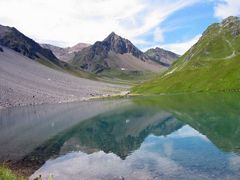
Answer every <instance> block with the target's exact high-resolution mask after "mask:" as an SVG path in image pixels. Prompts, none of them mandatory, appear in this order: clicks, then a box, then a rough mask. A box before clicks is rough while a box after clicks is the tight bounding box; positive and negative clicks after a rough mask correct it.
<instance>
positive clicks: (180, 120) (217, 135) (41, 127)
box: [0, 94, 240, 180]
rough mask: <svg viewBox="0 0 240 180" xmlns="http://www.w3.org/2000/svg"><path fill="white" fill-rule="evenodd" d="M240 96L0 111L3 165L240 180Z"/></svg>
mask: <svg viewBox="0 0 240 180" xmlns="http://www.w3.org/2000/svg"><path fill="white" fill-rule="evenodd" d="M239 110H240V96H239V95H237V94H207V95H175V96H156V97H141V98H130V99H118V100H108V101H107V100H105V101H92V102H82V103H70V104H59V105H40V106H31V107H21V108H12V109H6V110H2V111H0V144H1V148H0V162H1V163H5V164H7V165H8V166H10V167H11V168H12V169H15V170H18V171H19V172H21V173H22V174H25V175H28V176H30V179H34V178H36V177H38V176H39V175H41V176H42V178H43V179H47V178H48V177H52V178H53V179H57V180H61V179H64V180H65V179H66V180H68V179H76V180H79V179H89V180H93V179H107V180H109V179H199V180H202V179H239V177H240V111H239Z"/></svg>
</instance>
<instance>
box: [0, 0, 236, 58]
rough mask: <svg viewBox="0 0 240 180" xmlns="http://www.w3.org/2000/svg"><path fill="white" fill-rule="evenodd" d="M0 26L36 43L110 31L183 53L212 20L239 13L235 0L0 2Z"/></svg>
mask: <svg viewBox="0 0 240 180" xmlns="http://www.w3.org/2000/svg"><path fill="white" fill-rule="evenodd" d="M0 7H1V8H0V24H2V25H6V26H13V27H16V28H17V29H18V30H19V31H21V32H22V33H24V34H25V35H27V36H29V37H31V38H32V39H34V40H36V41H37V42H39V43H49V44H53V45H57V46H61V47H67V46H73V45H75V44H77V43H79V42H83V43H90V44H93V43H94V42H96V41H101V40H103V39H104V38H105V37H107V36H108V34H110V33H111V32H115V33H116V34H118V35H120V36H122V37H124V38H127V39H129V40H130V41H132V42H133V43H134V44H135V45H136V46H137V47H138V48H139V49H141V50H143V51H145V50H147V49H149V48H154V47H161V48H164V49H167V50H170V51H173V52H175V53H178V54H180V55H182V54H184V52H186V51H187V50H188V49H189V48H190V47H191V46H192V45H193V44H195V43H196V42H197V41H198V39H199V38H200V37H201V34H202V33H203V31H204V30H205V29H206V28H207V27H208V26H209V25H210V24H212V23H215V22H220V21H221V20H222V19H224V18H226V17H228V16H231V15H234V16H240V0H121V1H120V0H21V1H20V0H0Z"/></svg>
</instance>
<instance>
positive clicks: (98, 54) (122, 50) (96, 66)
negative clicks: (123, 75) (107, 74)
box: [72, 32, 160, 73]
mask: <svg viewBox="0 0 240 180" xmlns="http://www.w3.org/2000/svg"><path fill="white" fill-rule="evenodd" d="M124 54H128V55H130V56H128V57H124V58H123V57H122V56H121V55H124ZM116 59H118V61H122V62H121V63H122V64H123V65H124V63H126V61H128V62H130V61H132V59H135V60H134V61H135V62H136V59H137V60H138V62H139V61H142V62H146V63H148V62H149V61H152V60H150V59H149V58H148V57H147V56H146V55H145V54H144V53H143V52H142V51H140V50H139V49H138V48H137V47H135V46H134V45H133V44H132V43H131V42H130V41H129V40H127V39H125V38H122V37H120V36H118V35H117V34H115V33H114V32H112V33H111V34H110V35H109V36H108V37H107V38H105V39H104V40H103V41H97V42H96V43H94V44H93V45H92V46H89V47H87V48H84V49H83V50H82V51H81V52H79V53H77V54H76V55H75V57H74V58H73V60H72V63H73V64H74V65H77V66H80V67H81V68H82V69H84V70H86V71H90V72H94V73H99V72H102V71H103V70H106V69H111V68H113V66H114V65H115V64H119V62H114V61H116ZM119 59H121V60H119ZM123 59H124V60H125V62H123V61H124V60H123ZM114 63H115V64H114ZM131 63H132V62H131ZM140 63H141V62H140ZM122 64H121V65H122ZM159 67H160V64H159ZM118 68H119V69H121V68H120V67H118Z"/></svg>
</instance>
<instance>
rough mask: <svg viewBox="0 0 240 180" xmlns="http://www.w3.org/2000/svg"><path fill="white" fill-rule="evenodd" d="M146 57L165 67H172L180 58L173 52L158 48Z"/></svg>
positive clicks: (151, 50) (148, 51) (149, 52)
mask: <svg viewBox="0 0 240 180" xmlns="http://www.w3.org/2000/svg"><path fill="white" fill-rule="evenodd" d="M145 55H147V56H148V58H150V59H151V60H153V61H156V62H158V63H160V64H162V65H163V66H167V67H168V66H170V65H171V64H172V63H173V62H174V61H176V60H177V59H178V58H179V57H180V56H179V55H178V54H175V53H173V52H171V51H167V50H164V49H162V48H159V47H156V48H154V49H153V48H152V49H149V50H147V51H146V52H145Z"/></svg>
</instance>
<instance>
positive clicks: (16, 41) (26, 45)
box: [0, 25, 60, 63]
mask: <svg viewBox="0 0 240 180" xmlns="http://www.w3.org/2000/svg"><path fill="white" fill-rule="evenodd" d="M0 45H2V46H5V47H7V48H10V49H12V50H14V51H16V52H19V53H21V54H22V55H24V56H27V57H29V58H31V59H48V60H50V61H52V62H54V63H60V61H59V60H58V59H57V58H56V56H55V55H54V54H53V53H52V51H50V50H49V49H45V48H42V47H41V46H40V45H39V44H38V43H36V42H35V41H33V40H32V39H30V38H28V37H27V36H25V35H24V34H22V33H21V32H19V31H18V30H17V29H16V28H14V27H8V26H2V25H0Z"/></svg>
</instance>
